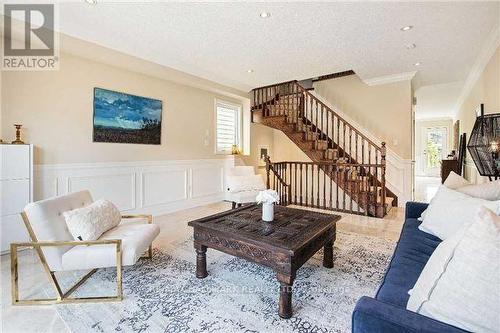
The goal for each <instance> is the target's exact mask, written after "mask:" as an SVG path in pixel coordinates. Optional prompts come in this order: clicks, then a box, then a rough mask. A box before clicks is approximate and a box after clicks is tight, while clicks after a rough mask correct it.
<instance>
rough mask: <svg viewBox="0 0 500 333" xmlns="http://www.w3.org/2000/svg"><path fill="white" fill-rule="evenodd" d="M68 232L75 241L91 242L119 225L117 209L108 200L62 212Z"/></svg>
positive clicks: (119, 215) (119, 216)
mask: <svg viewBox="0 0 500 333" xmlns="http://www.w3.org/2000/svg"><path fill="white" fill-rule="evenodd" d="M63 215H64V219H65V220H66V224H67V226H68V229H69V232H70V233H71V235H73V237H74V238H75V240H84V241H92V240H96V239H98V238H99V237H100V236H101V235H102V234H103V233H105V232H106V231H108V230H109V229H111V228H114V227H116V226H117V225H118V224H120V221H121V214H120V211H119V210H118V208H116V206H115V205H113V204H112V203H111V202H110V201H108V200H102V199H101V200H97V201H95V202H94V203H92V204H91V205H88V206H86V207H82V208H77V209H73V210H70V211H68V212H64V213H63Z"/></svg>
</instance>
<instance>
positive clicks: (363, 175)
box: [252, 81, 397, 217]
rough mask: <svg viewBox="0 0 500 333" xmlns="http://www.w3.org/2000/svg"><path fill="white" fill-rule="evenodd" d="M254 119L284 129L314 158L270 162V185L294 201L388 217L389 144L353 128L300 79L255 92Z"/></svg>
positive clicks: (392, 201)
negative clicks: (387, 169)
mask: <svg viewBox="0 0 500 333" xmlns="http://www.w3.org/2000/svg"><path fill="white" fill-rule="evenodd" d="M252 94H253V102H252V122H256V123H260V124H263V125H266V126H269V127H272V128H274V129H277V130H280V131H282V132H283V133H284V134H285V135H286V136H288V138H290V140H292V141H293V142H294V143H295V144H296V145H297V147H298V148H300V149H301V150H302V151H303V152H304V153H305V154H306V155H307V156H308V157H309V158H310V159H311V161H312V162H301V161H281V162H275V163H273V162H271V161H270V160H267V163H266V170H267V178H268V179H267V185H268V188H273V189H275V190H277V191H278V192H279V194H280V197H281V202H282V204H284V205H288V204H293V205H299V206H307V207H314V208H321V209H330V210H335V211H342V212H347V213H354V214H363V215H368V216H375V217H384V216H385V215H386V214H387V212H388V211H389V210H390V209H391V207H393V206H397V196H396V195H395V194H394V193H392V192H391V191H390V190H389V189H387V188H386V183H385V172H386V161H385V155H386V148H385V143H383V142H382V144H381V145H380V146H379V145H377V144H375V143H374V142H372V141H371V140H370V139H368V138H367V137H366V136H364V135H363V134H362V133H361V132H360V131H358V130H357V129H356V128H354V127H353V126H351V125H350V124H349V123H348V122H347V121H345V120H344V119H343V118H342V117H340V116H339V115H338V114H337V113H335V111H333V110H332V109H330V108H329V107H328V106H326V105H325V104H323V103H322V102H321V101H320V100H319V99H318V98H316V97H315V96H314V95H312V94H311V93H310V92H309V91H308V90H307V89H305V88H304V87H302V86H301V85H300V84H299V83H298V82H297V81H289V82H284V83H279V84H275V85H270V86H265V87H260V88H256V89H254V90H253V91H252Z"/></svg>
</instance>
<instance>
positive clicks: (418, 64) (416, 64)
mask: <svg viewBox="0 0 500 333" xmlns="http://www.w3.org/2000/svg"><path fill="white" fill-rule="evenodd" d="M413 65H415V66H420V65H422V63H421V62H416V63H414V64H413Z"/></svg>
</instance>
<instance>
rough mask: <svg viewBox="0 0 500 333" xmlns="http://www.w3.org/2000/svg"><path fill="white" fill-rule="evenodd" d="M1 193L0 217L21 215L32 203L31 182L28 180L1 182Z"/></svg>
mask: <svg viewBox="0 0 500 333" xmlns="http://www.w3.org/2000/svg"><path fill="white" fill-rule="evenodd" d="M0 191H1V193H2V198H1V199H0V215H12V214H17V213H20V212H21V211H22V210H23V208H24V206H26V205H27V204H28V203H29V202H30V181H29V180H27V179H20V180H1V181H0Z"/></svg>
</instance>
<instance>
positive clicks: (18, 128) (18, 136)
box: [12, 124, 24, 145]
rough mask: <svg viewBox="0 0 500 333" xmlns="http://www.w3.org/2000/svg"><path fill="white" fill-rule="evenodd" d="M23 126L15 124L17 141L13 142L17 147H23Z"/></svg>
mask: <svg viewBox="0 0 500 333" xmlns="http://www.w3.org/2000/svg"><path fill="white" fill-rule="evenodd" d="M22 126H23V125H20V124H14V127H15V128H16V139H15V140H14V141H12V143H13V144H15V145H22V144H24V142H23V141H22V140H21V127H22Z"/></svg>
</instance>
